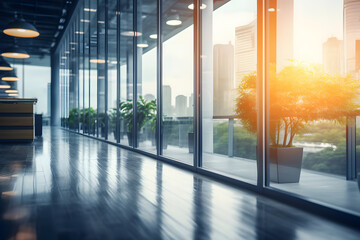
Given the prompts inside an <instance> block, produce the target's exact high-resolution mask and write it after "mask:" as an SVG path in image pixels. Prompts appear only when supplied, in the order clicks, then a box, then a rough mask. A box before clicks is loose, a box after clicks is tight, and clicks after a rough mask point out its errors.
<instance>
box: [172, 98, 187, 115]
mask: <svg viewBox="0 0 360 240" xmlns="http://www.w3.org/2000/svg"><path fill="white" fill-rule="evenodd" d="M186 110H187V98H186V97H185V96H184V95H178V96H176V98H175V114H176V117H185V116H186V115H187V114H186Z"/></svg>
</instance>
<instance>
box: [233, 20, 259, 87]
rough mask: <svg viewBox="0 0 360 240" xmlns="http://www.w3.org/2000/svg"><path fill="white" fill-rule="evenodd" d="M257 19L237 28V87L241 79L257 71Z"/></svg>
mask: <svg viewBox="0 0 360 240" xmlns="http://www.w3.org/2000/svg"><path fill="white" fill-rule="evenodd" d="M256 35H257V34H256V21H255V20H254V21H252V22H251V23H249V24H247V25H244V26H239V27H236V28H235V77H236V81H235V87H237V86H238V85H239V83H240V81H241V79H242V78H243V77H244V76H245V75H247V74H249V73H251V72H254V71H256V46H257V45H256Z"/></svg>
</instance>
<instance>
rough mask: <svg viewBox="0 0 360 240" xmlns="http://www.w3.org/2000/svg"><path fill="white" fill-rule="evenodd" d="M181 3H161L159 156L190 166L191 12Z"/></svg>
mask: <svg viewBox="0 0 360 240" xmlns="http://www.w3.org/2000/svg"><path fill="white" fill-rule="evenodd" d="M190 3H191V2H189V4H184V3H183V2H181V1H176V0H171V1H165V0H163V1H162V7H163V9H162V23H161V24H162V33H161V34H162V41H163V43H162V45H163V59H162V62H163V71H162V76H163V79H162V80H163V86H162V88H163V89H162V97H163V99H162V109H163V112H162V115H163V116H162V121H163V122H162V127H163V129H162V133H163V135H162V143H163V144H162V148H163V149H162V153H163V155H164V156H166V157H171V158H173V159H176V160H178V161H182V162H184V163H187V164H193V151H194V129H193V124H194V110H193V109H194V92H193V90H194V43H193V42H194V37H193V35H194V28H193V10H191V9H190V8H189V5H190Z"/></svg>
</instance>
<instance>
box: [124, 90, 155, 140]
mask: <svg viewBox="0 0 360 240" xmlns="http://www.w3.org/2000/svg"><path fill="white" fill-rule="evenodd" d="M119 109H120V117H121V118H122V119H123V120H124V121H125V125H126V128H127V137H128V141H129V146H132V145H133V103H132V100H128V101H127V102H120V105H119ZM155 112H156V100H152V101H146V100H145V99H144V98H143V97H142V96H139V100H138V101H137V114H136V116H137V117H136V123H137V129H138V133H139V132H140V130H141V129H142V128H143V127H144V125H145V124H146V123H148V122H149V123H152V124H153V128H155V122H156V113H155ZM154 119H155V120H154Z"/></svg>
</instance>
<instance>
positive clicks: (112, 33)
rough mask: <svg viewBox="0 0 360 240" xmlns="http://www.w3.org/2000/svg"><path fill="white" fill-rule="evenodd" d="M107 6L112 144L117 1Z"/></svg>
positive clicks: (110, 133) (112, 138)
mask: <svg viewBox="0 0 360 240" xmlns="http://www.w3.org/2000/svg"><path fill="white" fill-rule="evenodd" d="M108 4H109V6H108V19H107V24H108V31H107V35H108V37H107V39H108V64H107V65H108V73H107V81H108V91H107V94H108V95H107V99H108V100H107V101H108V110H107V114H108V140H109V141H112V142H116V141H117V131H116V129H117V128H116V125H117V124H116V122H117V118H118V114H117V105H118V104H117V93H118V91H117V76H118V71H117V67H118V62H117V56H118V48H117V40H118V38H117V34H118V31H117V21H118V14H116V13H117V7H118V4H117V1H110V2H109V3H108Z"/></svg>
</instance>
